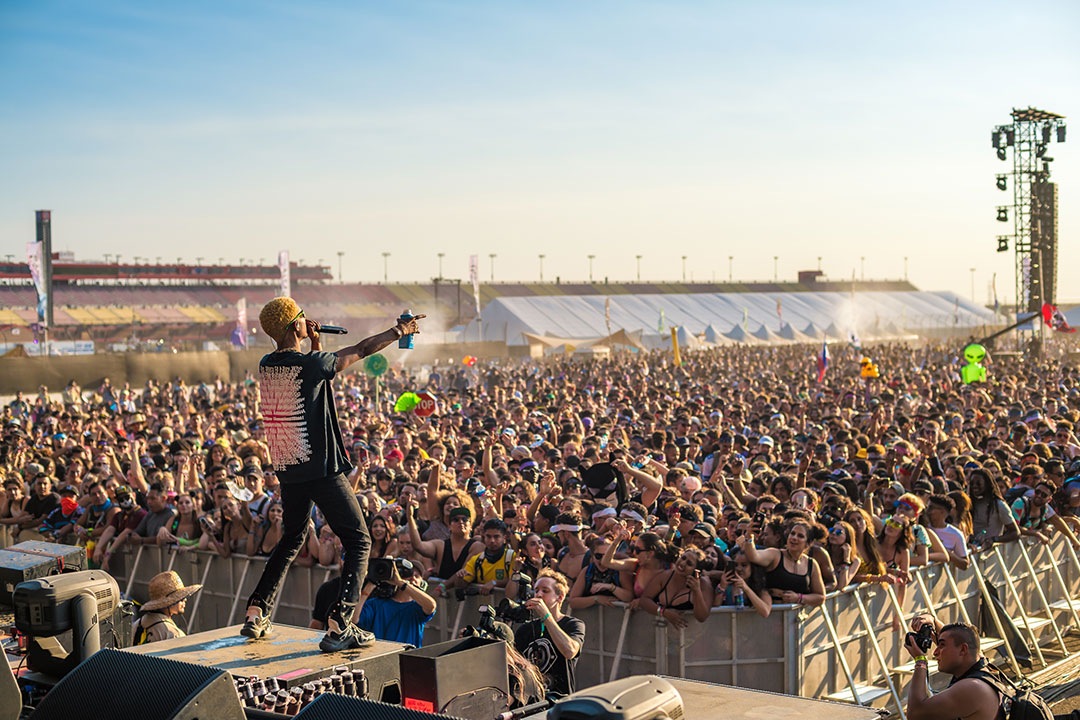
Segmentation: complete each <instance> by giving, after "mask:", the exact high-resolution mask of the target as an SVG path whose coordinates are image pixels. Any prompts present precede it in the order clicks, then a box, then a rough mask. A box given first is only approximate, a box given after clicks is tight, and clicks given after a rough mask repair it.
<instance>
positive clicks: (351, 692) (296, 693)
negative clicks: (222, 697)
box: [236, 665, 368, 716]
mask: <svg viewBox="0 0 1080 720" xmlns="http://www.w3.org/2000/svg"><path fill="white" fill-rule="evenodd" d="M236 692H237V694H238V695H239V696H240V699H241V700H242V701H243V703H244V704H245V705H246V706H248V707H250V708H258V709H259V710H266V711H269V712H273V713H277V714H279V715H287V716H288V715H296V714H297V713H299V712H300V710H301V709H303V708H305V707H307V706H308V705H309V704H310V703H312V702H313V701H314V700H315V698H317V697H319V696H320V695H324V694H326V693H335V694H337V695H346V696H348V697H356V698H366V697H367V694H368V682H367V676H366V675H365V674H364V671H363V670H349V668H348V667H347V666H345V665H338V666H336V667H335V668H334V673H333V674H332V675H330V676H328V677H324V678H321V679H319V680H312V681H311V682H306V683H304V684H302V685H300V686H299V687H294V688H292V689H287V688H286V687H285V684H284V683H280V682H279V681H278V679H277V678H267V679H265V680H264V679H263V678H260V677H238V678H236Z"/></svg>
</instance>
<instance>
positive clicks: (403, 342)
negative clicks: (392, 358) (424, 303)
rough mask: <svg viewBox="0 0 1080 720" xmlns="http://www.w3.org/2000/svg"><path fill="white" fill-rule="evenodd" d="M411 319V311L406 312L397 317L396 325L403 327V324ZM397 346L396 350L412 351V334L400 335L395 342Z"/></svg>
mask: <svg viewBox="0 0 1080 720" xmlns="http://www.w3.org/2000/svg"><path fill="white" fill-rule="evenodd" d="M412 319H413V314H412V310H406V311H405V312H403V313H401V315H400V316H399V317H398V324H399V325H404V324H405V323H407V322H409V321H410V320H412ZM397 346H398V348H400V349H402V350H412V349H413V334H412V333H408V334H406V335H402V336H401V337H399V338H398V341H397Z"/></svg>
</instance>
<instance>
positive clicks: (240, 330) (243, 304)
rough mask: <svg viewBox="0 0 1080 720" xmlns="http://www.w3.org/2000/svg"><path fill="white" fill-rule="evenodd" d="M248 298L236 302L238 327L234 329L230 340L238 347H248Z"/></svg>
mask: <svg viewBox="0 0 1080 720" xmlns="http://www.w3.org/2000/svg"><path fill="white" fill-rule="evenodd" d="M247 336H248V330H247V298H246V297H242V298H240V299H239V300H237V301H236V327H234V328H233V331H232V335H231V336H230V338H229V340H230V341H231V342H232V344H233V345H236V346H237V347H243V348H246V347H247Z"/></svg>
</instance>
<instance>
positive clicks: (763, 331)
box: [750, 325, 784, 345]
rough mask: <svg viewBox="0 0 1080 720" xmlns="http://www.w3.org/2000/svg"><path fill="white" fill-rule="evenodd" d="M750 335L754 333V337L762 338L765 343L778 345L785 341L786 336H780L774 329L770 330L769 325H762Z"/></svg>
mask: <svg viewBox="0 0 1080 720" xmlns="http://www.w3.org/2000/svg"><path fill="white" fill-rule="evenodd" d="M750 335H752V336H753V337H756V338H757V339H758V340H760V341H761V342H763V343H769V344H771V345H778V344H780V343H782V342H784V338H782V337H780V336H779V335H777V334H776V333H774V332H773V331H772V330H770V329H769V326H768V325H762V326H761V327H759V328H758V329H757V330H755V331H754V332H752V333H750Z"/></svg>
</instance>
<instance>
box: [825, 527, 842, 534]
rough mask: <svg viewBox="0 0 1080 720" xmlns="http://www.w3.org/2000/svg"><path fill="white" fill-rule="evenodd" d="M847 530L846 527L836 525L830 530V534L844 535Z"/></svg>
mask: <svg viewBox="0 0 1080 720" xmlns="http://www.w3.org/2000/svg"><path fill="white" fill-rule="evenodd" d="M845 532H846V531H845V530H844V528H840V527H834V528H833V529H832V530H830V531H829V534H830V535H843V534H844V533H845Z"/></svg>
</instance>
